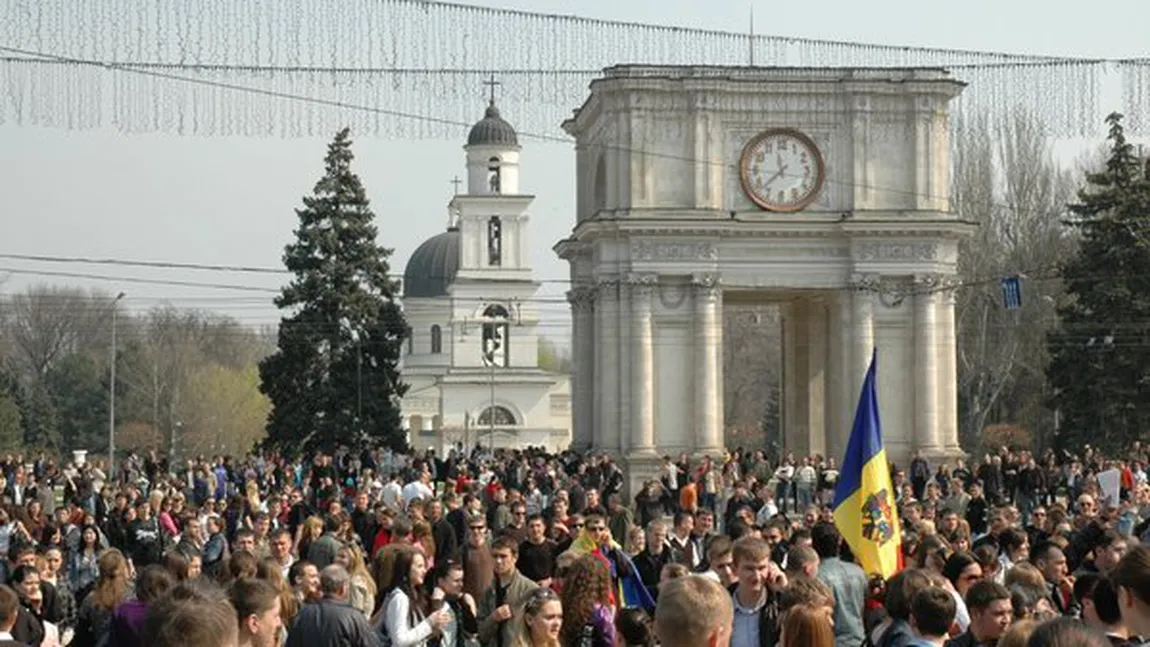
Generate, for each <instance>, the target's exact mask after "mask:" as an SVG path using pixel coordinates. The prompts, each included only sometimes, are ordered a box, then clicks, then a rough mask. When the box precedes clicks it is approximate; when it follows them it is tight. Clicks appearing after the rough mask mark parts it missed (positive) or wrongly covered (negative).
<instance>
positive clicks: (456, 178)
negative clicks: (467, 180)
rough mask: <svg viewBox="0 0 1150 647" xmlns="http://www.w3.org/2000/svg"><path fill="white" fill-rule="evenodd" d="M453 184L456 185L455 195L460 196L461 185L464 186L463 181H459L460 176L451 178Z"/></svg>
mask: <svg viewBox="0 0 1150 647" xmlns="http://www.w3.org/2000/svg"><path fill="white" fill-rule="evenodd" d="M451 183H452V184H453V185H455V195H459V185H460V184H463V180H461V179H459V176H458V175H456V176H455V177H453V178H451Z"/></svg>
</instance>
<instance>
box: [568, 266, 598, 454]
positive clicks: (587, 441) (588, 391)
mask: <svg viewBox="0 0 1150 647" xmlns="http://www.w3.org/2000/svg"><path fill="white" fill-rule="evenodd" d="M596 293H597V291H596V289H595V288H593V287H590V286H586V285H579V286H576V287H575V288H573V289H571V290H569V291H568V292H567V301H568V303H570V304H571V320H572V322H571V326H572V329H571V346H572V348H571V350H572V352H571V359H572V364H573V366H572V368H573V371H572V384H571V387H572V396H573V397H572V402H571V404H572V407H571V418H572V427H573V429H572V434H571V444H572V446H573V447H574V448H575V449H576V450H579V451H583V450H586V449H588V448H590V447H591V445H592V444H593V442H594V429H595V426H596V424H595V401H594V391H595V388H594V384H595V377H594V372H595V297H596Z"/></svg>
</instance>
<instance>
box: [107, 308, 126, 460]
mask: <svg viewBox="0 0 1150 647" xmlns="http://www.w3.org/2000/svg"><path fill="white" fill-rule="evenodd" d="M125 296H126V295H125V294H124V293H123V292H121V293H119V294H117V295H116V298H115V299H114V300H113V301H112V356H111V358H110V362H109V364H110V368H109V373H110V375H109V377H108V476H109V477H110V476H113V475H114V474H115V473H116V314H117V310H118V307H117V306H119V303H120V301H121V300H122V299H123V298H124V297H125Z"/></svg>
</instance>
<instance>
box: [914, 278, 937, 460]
mask: <svg viewBox="0 0 1150 647" xmlns="http://www.w3.org/2000/svg"><path fill="white" fill-rule="evenodd" d="M937 286H938V277H936V276H934V275H931V274H927V275H924V276H920V277H916V280H915V284H914V362H915V365H914V426H915V434H914V443H915V447H917V448H919V449H922V450H925V451H926V452H927V453H936V452H938V450H939V449H942V443H941V442H940V436H939V433H940V431H941V430H940V429H939V426H938V377H939V375H938V356H939V349H938V320H937V316H936V313H935V309H936V301H937V299H936V294H937V291H936V290H937Z"/></svg>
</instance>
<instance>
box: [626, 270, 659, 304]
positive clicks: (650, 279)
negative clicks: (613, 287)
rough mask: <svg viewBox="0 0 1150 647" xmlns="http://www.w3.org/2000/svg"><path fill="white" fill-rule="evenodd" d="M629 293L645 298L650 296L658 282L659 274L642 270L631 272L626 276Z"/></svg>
mask: <svg viewBox="0 0 1150 647" xmlns="http://www.w3.org/2000/svg"><path fill="white" fill-rule="evenodd" d="M626 281H627V286H628V287H630V288H631V294H633V295H635V296H637V297H642V298H645V299H649V298H651V294H652V293H653V292H654V290H655V286H657V285H658V284H659V275H658V274H650V273H643V272H631V273H630V274H628V275H627V278H626Z"/></svg>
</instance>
